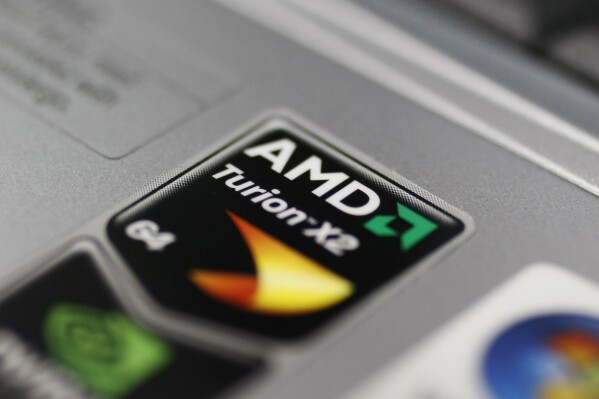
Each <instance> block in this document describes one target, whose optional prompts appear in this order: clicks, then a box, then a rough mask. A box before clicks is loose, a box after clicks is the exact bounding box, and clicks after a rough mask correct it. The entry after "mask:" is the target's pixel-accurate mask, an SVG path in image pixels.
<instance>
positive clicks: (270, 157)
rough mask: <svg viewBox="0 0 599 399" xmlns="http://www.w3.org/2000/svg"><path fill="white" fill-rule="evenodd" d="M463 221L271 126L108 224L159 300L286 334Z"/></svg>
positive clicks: (414, 257)
mask: <svg viewBox="0 0 599 399" xmlns="http://www.w3.org/2000/svg"><path fill="white" fill-rule="evenodd" d="M464 228H465V226H464V224H463V223H462V222H461V221H460V220H458V219H457V218H456V217H454V216H452V215H450V214H449V213H447V212H445V211H443V210H442V209H440V208H439V207H437V206H435V205H433V204H432V203H431V202H429V201H427V200H425V199H423V198H421V197H419V196H417V195H415V194H414V193H412V192H410V191H408V190H407V189H406V188H404V187H401V186H399V185H398V184H397V183H395V182H392V181H390V180H389V179H387V178H385V177H383V176H381V175H380V174H378V173H376V172H375V171H373V170H371V169H369V168H368V167H365V166H363V165H361V164H359V163H358V162H356V161H354V160H353V159H351V158H350V157H348V156H346V155H344V154H342V153H341V152H339V151H337V150H335V149H334V148H332V147H331V146H328V145H325V144H323V143H322V142H321V141H319V140H317V139H315V138H313V137H312V136H310V135H308V134H304V133H297V132H295V131H294V129H291V128H281V127H278V128H275V129H272V130H266V131H263V132H261V133H258V134H254V135H253V136H248V137H246V138H243V139H241V140H240V141H238V142H237V143H236V144H233V145H231V146H230V147H228V148H226V149H224V150H222V151H220V152H219V153H218V154H216V155H214V156H213V157H211V158H210V159H208V160H206V161H204V162H203V163H201V164H200V165H199V166H197V167H196V168H194V169H193V170H191V171H190V172H188V173H186V174H184V175H183V176H182V177H180V178H178V179H176V180H174V181H173V182H171V183H169V184H167V185H165V186H164V187H163V188H161V189H159V190H157V191H156V192H154V193H153V194H151V195H149V196H147V197H146V198H145V199H143V200H141V201H139V202H138V203H136V204H135V205H134V206H132V207H131V208H129V209H127V210H126V211H124V212H123V213H122V214H120V215H118V216H117V217H116V218H114V219H113V220H112V221H111V223H110V225H109V229H108V231H109V236H110V238H111V240H112V241H113V243H114V244H115V246H116V247H117V249H118V250H119V251H120V253H121V254H122V256H123V257H124V258H125V259H126V261H127V262H128V264H129V266H130V267H131V270H132V271H133V274H134V275H135V276H136V277H137V278H138V279H139V281H140V282H141V284H142V285H143V286H144V287H145V289H146V290H147V292H148V293H149V294H150V295H151V296H152V297H153V298H154V299H155V300H156V301H157V302H159V303H160V304H161V305H163V306H166V307H168V308H171V309H173V310H176V311H177V312H181V313H186V314H191V315H194V316H198V317H201V318H207V319H211V320H216V321H218V322H222V323H225V324H229V325H233V326H236V327H239V328H242V329H247V330H251V331H252V332H257V333H261V334H265V335H268V336H272V337H281V338H293V337H299V336H302V335H304V334H306V333H308V332H310V331H312V330H314V329H315V328H316V327H318V326H320V325H321V324H322V323H324V322H325V321H327V320H329V319H331V317H332V316H334V315H335V314H337V313H339V312H340V311H342V310H343V309H345V308H347V307H349V306H350V305H351V304H352V303H354V302H356V301H358V300H359V299H360V298H363V297H364V296H365V295H367V294H369V293H370V292H372V291H373V290H374V289H376V288H377V287H378V286H380V285H381V284H383V283H385V282H387V281H389V280H390V279H392V278H393V277H395V276H396V275H399V274H401V273H403V272H405V271H406V270H408V269H409V268H410V266H412V265H414V263H415V262H417V261H418V260H419V259H421V258H423V257H424V256H426V255H428V254H430V253H431V252H433V251H435V250H436V249H438V248H439V247H441V246H442V245H444V244H445V243H447V242H448V241H449V240H451V239H452V238H454V237H456V236H457V235H459V234H460V233H461V232H462V231H463V230H464Z"/></svg>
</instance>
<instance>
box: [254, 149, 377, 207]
mask: <svg viewBox="0 0 599 399" xmlns="http://www.w3.org/2000/svg"><path fill="white" fill-rule="evenodd" d="M296 149H297V144H296V143H295V142H294V141H293V140H290V139H280V140H275V141H272V142H269V143H265V144H260V145H258V146H255V147H250V148H247V149H246V150H245V151H244V152H243V153H244V154H245V155H247V156H248V157H251V158H256V157H261V158H264V159H265V160H267V161H269V162H270V163H271V169H272V170H273V171H275V172H277V173H279V174H283V176H285V177H286V178H287V179H289V180H295V179H297V178H298V177H300V176H302V175H306V174H307V175H308V178H309V179H310V181H313V182H321V183H320V184H319V185H318V186H317V187H316V188H314V189H313V190H312V193H313V194H314V195H316V196H318V197H324V196H326V195H328V197H327V198H326V202H328V203H329V204H331V205H332V206H334V207H335V208H337V209H339V210H340V211H342V212H344V213H346V214H348V215H352V216H366V215H370V214H372V213H373V212H375V211H376V210H377V209H378V208H379V206H380V204H381V199H380V197H379V196H378V194H377V193H375V192H374V191H373V190H372V189H370V188H368V187H366V186H365V185H363V184H362V183H360V182H359V181H357V180H352V181H351V182H349V184H347V185H345V186H344V187H342V188H341V189H338V188H339V186H340V185H342V183H345V182H346V181H347V180H348V179H349V176H348V175H347V174H345V173H343V172H323V171H322V164H323V161H322V159H321V158H320V157H318V156H316V155H312V156H310V157H308V158H307V159H305V160H304V161H302V162H300V163H299V164H297V165H295V166H293V165H292V166H290V167H288V166H289V165H288V163H289V161H290V160H291V157H292V156H293V154H294V152H295V150H296ZM337 189H338V190H337ZM356 193H362V194H363V195H362V196H361V197H362V198H363V199H364V200H361V201H359V203H357V204H356V201H355V200H353V201H352V203H351V204H348V203H347V200H348V198H349V197H350V196H352V195H354V194H356ZM329 194H330V195H329Z"/></svg>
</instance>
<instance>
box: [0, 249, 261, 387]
mask: <svg viewBox="0 0 599 399" xmlns="http://www.w3.org/2000/svg"><path fill="white" fill-rule="evenodd" d="M252 365H253V363H249V362H248V363H245V362H242V361H239V362H237V361H233V360H230V359H221V358H220V357H217V356H214V355H211V354H207V353H202V352H197V351H195V350H192V349H190V348H186V347H183V346H181V345H177V344H174V343H172V342H170V341H167V340H165V339H163V338H161V337H159V336H157V335H155V334H153V333H151V332H150V331H148V330H146V329H145V328H143V327H141V326H140V325H139V324H137V323H136V322H134V321H133V320H132V319H131V318H130V317H129V316H128V315H127V314H126V313H124V312H123V310H122V309H121V308H120V307H119V306H118V304H117V301H116V299H115V298H114V297H113V295H112V293H111V291H110V290H109V289H108V288H107V285H106V282H105V280H104V278H103V276H102V275H101V273H99V272H98V270H97V269H96V268H95V265H94V261H93V259H92V257H91V256H90V255H88V254H87V253H84V252H81V253H76V254H73V255H72V256H69V257H68V258H67V259H65V260H64V261H63V262H61V263H60V264H58V265H56V266H53V267H52V268H51V269H50V270H48V271H46V272H45V273H44V274H43V275H41V276H40V277H38V278H36V279H34V280H33V281H32V282H30V283H28V284H26V285H25V286H24V287H22V288H21V289H19V290H18V291H17V292H16V293H14V294H13V295H11V296H10V297H9V298H8V299H6V300H5V301H4V302H2V303H1V304H0V397H2V398H11V399H30V398H36V399H56V398H60V399H82V398H89V399H91V398H114V399H120V398H127V399H129V398H131V399H137V398H140V399H141V398H144V399H152V398H155V399H158V398H160V399H162V398H167V397H173V395H175V396H176V397H177V398H189V399H198V398H211V397H213V396H214V395H215V394H218V393H220V392H222V391H223V390H224V389H226V388H228V387H230V386H231V385H232V384H234V383H235V382H238V381H239V380H240V379H241V378H242V377H244V376H246V375H247V374H248V373H249V372H250V371H251V370H252ZM175 393H176V394H175Z"/></svg>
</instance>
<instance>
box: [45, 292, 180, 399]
mask: <svg viewBox="0 0 599 399" xmlns="http://www.w3.org/2000/svg"><path fill="white" fill-rule="evenodd" d="M44 337H45V341H46V345H47V348H48V350H49V352H50V354H51V355H52V356H53V358H54V359H55V360H56V361H58V363H59V364H60V365H61V366H62V367H64V368H65V369H66V370H68V371H69V372H70V373H71V374H72V375H73V376H75V377H76V378H77V379H78V380H79V381H80V382H81V383H82V384H83V385H84V386H86V387H87V388H88V389H90V391H92V392H94V393H96V394H99V395H105V396H108V397H112V398H122V397H125V396H126V395H128V394H129V393H130V392H132V391H133V390H135V389H136V388H137V387H138V386H140V385H141V384H143V383H144V382H145V381H147V380H149V379H150V378H151V377H152V376H154V375H155V374H156V373H158V372H159V371H160V370H162V369H163V368H165V367H166V366H167V365H168V364H169V363H170V361H171V358H172V354H171V349H170V347H169V345H168V344H167V343H165V342H164V341H162V340H161V339H159V338H157V337H155V336H154V335H152V334H150V333H149V332H147V331H146V330H144V329H142V328H141V327H139V326H138V325H137V324H135V323H134V322H133V321H131V320H130V319H129V318H127V317H126V316H124V315H123V314H122V313H120V312H118V311H104V310H98V309H94V308H91V307H87V306H83V305H75V304H59V305H56V306H54V307H53V308H52V309H51V310H50V312H49V313H48V315H47V317H46V320H45V329H44Z"/></svg>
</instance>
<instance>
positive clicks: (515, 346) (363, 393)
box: [347, 264, 599, 399]
mask: <svg viewBox="0 0 599 399" xmlns="http://www.w3.org/2000/svg"><path fill="white" fill-rule="evenodd" d="M598 304H599V288H598V286H597V285H596V284H594V283H593V282H591V281H589V280H587V279H584V278H582V277H580V276H578V275H575V274H573V273H572V272H569V271H567V270H565V269H563V268H560V267H557V266H552V265H546V264H537V265H533V266H530V267H528V268H526V269H525V270H524V271H522V272H520V273H519V274H517V275H516V276H515V277H513V278H512V279H510V280H509V281H508V282H507V283H505V284H503V285H502V286H500V287H499V288H498V289H496V290H495V291H494V292H492V293H491V294H489V295H488V296H487V297H485V298H484V299H482V300H481V301H480V302H477V303H476V304H474V305H473V306H472V307H471V308H470V309H468V310H466V311H465V312H463V313H462V314H461V315H459V316H457V317H456V319H454V320H453V321H452V322H450V323H449V324H448V325H447V326H445V327H444V328H442V329H441V330H439V331H438V332H435V333H434V334H433V335H432V336H430V337H429V338H428V339H425V341H424V342H423V343H421V344H420V345H418V346H417V347H415V348H414V349H413V350H412V351H410V352H409V353H408V354H407V355H405V356H402V357H401V358H400V359H398V360H397V361H396V362H394V363H392V364H390V365H388V366H387V367H385V368H384V369H383V370H381V371H379V372H377V373H376V374H375V375H374V377H372V378H371V379H370V380H368V381H367V382H366V383H364V384H363V385H361V386H360V387H359V389H357V390H354V391H353V392H352V394H351V395H349V396H348V397H347V399H358V398H368V399H392V398H393V399H397V398H412V399H485V398H487V399H503V398H506V399H508V398H528V397H530V398H531V399H532V398H539V399H542V398H558V397H559V398H565V397H569V398H570V397H571V398H575V397H576V398H578V397H580V398H582V397H597V396H596V395H597V389H599V387H597V386H593V385H592V381H590V380H589V379H588V378H587V379H586V380H585V379H584V378H583V376H584V372H585V371H587V372H588V371H592V370H591V368H592V367H594V366H592V364H595V365H596V361H597V359H596V358H594V359H591V361H590V362H591V363H585V362H584V361H580V362H579V363H578V364H577V362H578V361H577V360H573V361H570V360H571V359H574V358H575V357H576V356H575V351H576V350H579V349H580V347H573V346H572V345H579V346H580V345H582V347H583V348H584V347H586V348H590V349H586V352H585V351H583V352H585V353H586V354H589V353H591V354H592V352H593V351H595V350H596V349H597V348H599V332H598V331H599V305H598ZM581 320H582V321H581ZM581 326H582V327H581ZM549 330H551V331H552V332H551V333H550V332H549ZM522 332H524V333H525V335H526V336H528V337H531V336H532V337H533V339H532V340H530V342H534V344H535V345H536V344H537V343H539V344H540V345H539V348H541V349H538V348H536V349H534V348H533V347H534V345H532V344H525V343H523V342H525V341H524V339H523V338H521V336H522V335H521V333H522ZM517 334H520V335H517ZM535 334H536V335H535ZM537 335H538V339H537ZM516 337H517V339H516ZM526 342H529V341H526ZM581 342H582V343H581ZM499 343H502V344H503V346H498V345H499ZM506 343H507V344H506ZM548 348H549V349H548ZM555 348H557V349H555ZM491 349H494V350H495V351H492V350H491ZM554 349H555V351H554ZM499 351H503V352H501V353H502V356H497V353H499ZM552 351H553V352H552ZM568 351H570V352H568ZM568 353H569V355H572V356H571V359H570V357H568V356H569V355H568ZM578 353H581V352H578ZM596 355H597V353H596V352H595V354H592V356H596ZM500 358H501V359H500ZM506 358H507V359H508V360H507V361H506V360H505V359H506ZM510 359H515V360H516V361H514V362H512V360H510ZM510 362H511V363H510ZM517 362H520V363H519V366H517V365H516V363H517ZM593 362H595V363H593ZM589 364H591V365H590V366H589ZM550 367H552V369H551V370H550ZM585 367H586V369H585ZM543 368H544V370H543ZM498 370H503V371H504V372H505V375H506V377H505V378H504V379H503V381H505V380H506V379H509V385H510V388H511V389H513V391H512V392H513V393H512V394H510V395H508V394H505V393H502V391H501V386H502V385H501V381H502V380H501V376H500V374H501V372H500V371H498ZM567 373H569V374H570V376H569V377H566V378H564V375H565V374H567ZM533 375H536V376H537V377H538V376H540V377H538V379H535V378H536V377H533ZM579 377H580V379H577V378H579ZM587 377H588V374H587ZM497 381H500V382H497ZM526 384H531V385H530V386H534V390H535V392H536V393H535V396H522V392H523V391H524V390H525V389H524V385H526ZM504 386H505V384H504ZM576 394H577V395H582V394H586V395H587V396H565V395H576ZM518 395H520V396H518ZM552 395H553V396H552ZM588 395H592V396H588Z"/></svg>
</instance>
